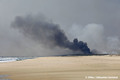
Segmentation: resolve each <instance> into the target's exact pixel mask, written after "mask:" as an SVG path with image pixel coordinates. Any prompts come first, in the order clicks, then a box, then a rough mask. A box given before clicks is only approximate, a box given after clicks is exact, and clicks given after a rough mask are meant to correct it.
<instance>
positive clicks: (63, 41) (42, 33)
mask: <svg viewBox="0 0 120 80" xmlns="http://www.w3.org/2000/svg"><path fill="white" fill-rule="evenodd" d="M12 27H14V28H17V29H19V31H20V32H22V33H23V34H24V35H25V36H27V37H30V38H31V39H34V40H35V41H37V42H40V43H42V44H44V45H48V46H54V47H56V46H58V47H61V48H68V49H70V50H72V51H79V52H82V53H84V54H91V52H90V49H89V48H88V46H87V43H84V42H82V41H78V39H74V40H73V42H70V41H69V40H68V38H67V36H66V35H65V33H64V31H63V30H61V29H60V27H59V25H58V24H54V23H52V22H51V21H49V20H47V19H46V18H45V17H44V16H43V15H39V16H38V15H37V16H32V15H28V16H26V17H21V16H17V17H16V18H15V20H14V21H13V23H12Z"/></svg>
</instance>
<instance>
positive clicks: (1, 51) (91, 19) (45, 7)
mask: <svg viewBox="0 0 120 80" xmlns="http://www.w3.org/2000/svg"><path fill="white" fill-rule="evenodd" d="M29 14H32V15H38V14H43V15H45V16H46V17H47V18H48V19H50V20H51V21H53V22H54V23H56V24H59V25H60V26H61V28H62V29H64V30H65V32H66V34H67V35H68V37H69V38H73V36H69V33H70V32H72V34H73V31H71V30H70V31H68V28H70V29H71V28H72V27H73V26H74V25H77V26H78V28H79V26H80V29H81V26H82V27H86V28H87V29H89V28H88V26H90V25H89V24H93V25H94V24H98V25H102V27H103V28H104V33H102V35H105V36H104V37H111V36H115V37H117V38H118V39H119V37H120V36H119V35H120V32H119V30H120V1H119V0H0V55H10V56H12V55H13V56H16V55H28V56H29V55H33V53H34V54H35V55H39V53H40V52H41V53H40V54H43V53H42V52H44V51H45V50H44V49H42V48H43V47H42V48H41V46H40V45H38V44H36V43H34V41H33V42H32V43H31V41H30V40H28V39H25V37H24V36H23V35H22V34H20V33H19V32H18V31H17V30H14V29H13V28H11V27H10V25H11V22H12V21H13V20H14V19H15V17H16V16H25V15H29ZM95 26H96V25H95ZM103 28H102V29H103ZM102 29H101V28H100V30H102ZM96 30H97V29H94V31H96ZM84 31H86V30H84ZM88 31H89V30H88ZM77 32H79V31H77ZM94 34H97V31H96V32H95V33H94ZM76 35H77V34H76ZM77 36H79V35H77ZM94 39H95V38H94ZM97 39H98V38H97ZM83 40H84V39H83ZM86 41H87V40H86ZM26 42H27V43H26ZM88 42H89V41H88ZM118 42H119V41H118ZM89 43H90V44H92V43H91V41H90V42H89ZM31 45H32V47H30V46H31ZM39 49H40V50H41V51H40V50H39ZM39 51H40V52H39ZM47 52H49V50H47ZM47 52H46V53H47ZM25 53H28V54H25ZM44 53H45V52H44ZM45 55H46V54H45Z"/></svg>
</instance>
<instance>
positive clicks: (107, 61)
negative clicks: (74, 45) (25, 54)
mask: <svg viewBox="0 0 120 80" xmlns="http://www.w3.org/2000/svg"><path fill="white" fill-rule="evenodd" d="M0 74H8V75H10V76H9V77H8V78H9V79H12V80H120V56H76V57H40V58H36V59H30V60H24V61H16V62H9V63H0ZM85 76H119V79H85Z"/></svg>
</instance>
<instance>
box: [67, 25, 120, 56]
mask: <svg viewBox="0 0 120 80" xmlns="http://www.w3.org/2000/svg"><path fill="white" fill-rule="evenodd" d="M72 32H74V34H72ZM105 32H107V31H105V29H104V26H103V25H101V24H95V23H91V24H87V25H86V26H82V25H78V24H74V25H73V26H72V27H71V28H70V29H69V30H68V32H67V35H68V36H69V38H70V39H73V37H76V36H78V39H81V40H83V41H85V42H87V43H88V46H89V47H90V48H91V49H92V51H93V52H95V53H99V54H120V39H119V37H118V36H106V35H105ZM96 50H97V51H96ZM92 51H91V52H92Z"/></svg>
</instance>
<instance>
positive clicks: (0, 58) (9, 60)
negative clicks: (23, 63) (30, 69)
mask: <svg viewBox="0 0 120 80" xmlns="http://www.w3.org/2000/svg"><path fill="white" fill-rule="evenodd" d="M33 58H36V57H0V62H13V61H20V60H25V59H33Z"/></svg>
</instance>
